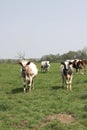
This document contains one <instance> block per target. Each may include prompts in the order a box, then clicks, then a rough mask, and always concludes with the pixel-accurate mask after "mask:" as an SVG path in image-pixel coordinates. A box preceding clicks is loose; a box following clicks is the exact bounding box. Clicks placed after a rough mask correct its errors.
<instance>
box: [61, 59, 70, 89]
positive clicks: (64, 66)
mask: <svg viewBox="0 0 87 130" xmlns="http://www.w3.org/2000/svg"><path fill="white" fill-rule="evenodd" d="M61 75H62V85H63V87H64V84H66V85H67V90H70V91H71V90H72V79H73V68H72V62H68V61H65V62H61Z"/></svg>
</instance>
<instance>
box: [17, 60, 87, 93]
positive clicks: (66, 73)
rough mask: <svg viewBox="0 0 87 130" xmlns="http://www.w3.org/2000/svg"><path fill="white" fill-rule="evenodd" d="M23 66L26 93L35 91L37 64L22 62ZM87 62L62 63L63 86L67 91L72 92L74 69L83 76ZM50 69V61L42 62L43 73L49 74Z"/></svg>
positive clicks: (69, 61)
mask: <svg viewBox="0 0 87 130" xmlns="http://www.w3.org/2000/svg"><path fill="white" fill-rule="evenodd" d="M19 64H20V65H21V76H22V78H23V84H24V92H28V91H31V89H34V78H35V77H36V75H37V74H38V68H37V66H36V64H35V63H33V62H30V61H27V60H22V61H20V62H19ZM86 65H87V60H80V59H75V60H66V61H64V62H61V65H60V70H61V76H62V85H63V87H64V84H66V86H67V90H70V91H71V90H72V79H73V68H75V69H76V72H78V71H79V72H81V73H82V74H83V73H85V72H86ZM49 69H50V61H42V62H41V72H47V71H49Z"/></svg>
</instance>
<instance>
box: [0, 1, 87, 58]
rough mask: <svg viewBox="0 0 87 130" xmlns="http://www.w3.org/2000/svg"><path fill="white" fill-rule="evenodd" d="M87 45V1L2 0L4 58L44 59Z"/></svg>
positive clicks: (1, 54)
mask: <svg viewBox="0 0 87 130" xmlns="http://www.w3.org/2000/svg"><path fill="white" fill-rule="evenodd" d="M86 46H87V0H0V58H15V57H16V56H17V55H18V54H19V53H25V57H26V58H41V57H42V56H43V55H45V54H58V53H59V54H63V53H67V52H68V51H70V50H71V51H78V50H82V49H83V48H84V47H86Z"/></svg>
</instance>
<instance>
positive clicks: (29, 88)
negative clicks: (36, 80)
mask: <svg viewBox="0 0 87 130" xmlns="http://www.w3.org/2000/svg"><path fill="white" fill-rule="evenodd" d="M31 85H32V76H30V80H29V82H28V90H29V91H31Z"/></svg>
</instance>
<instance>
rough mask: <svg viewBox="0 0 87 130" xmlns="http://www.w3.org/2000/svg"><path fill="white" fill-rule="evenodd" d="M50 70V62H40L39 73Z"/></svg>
mask: <svg viewBox="0 0 87 130" xmlns="http://www.w3.org/2000/svg"><path fill="white" fill-rule="evenodd" d="M49 68H50V61H42V62H41V72H47V71H49Z"/></svg>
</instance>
